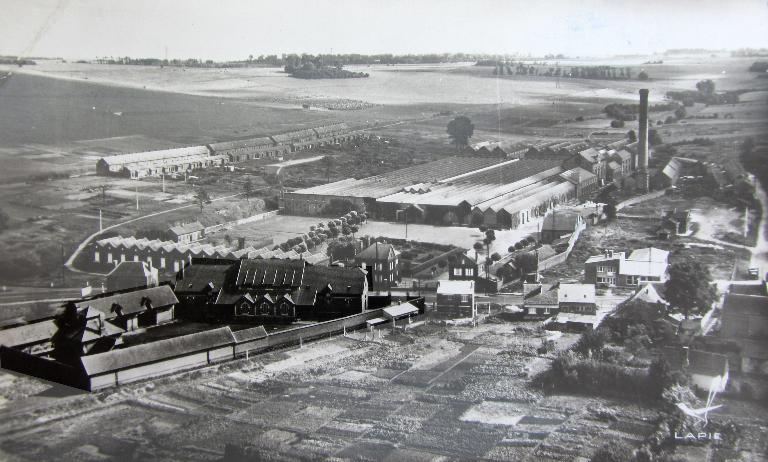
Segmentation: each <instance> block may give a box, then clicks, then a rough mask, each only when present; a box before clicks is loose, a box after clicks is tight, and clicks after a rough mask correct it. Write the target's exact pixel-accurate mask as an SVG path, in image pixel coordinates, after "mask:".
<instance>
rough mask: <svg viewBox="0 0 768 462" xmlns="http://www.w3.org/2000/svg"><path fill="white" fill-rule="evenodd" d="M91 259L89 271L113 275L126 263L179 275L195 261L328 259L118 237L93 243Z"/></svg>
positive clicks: (86, 264) (86, 265)
mask: <svg viewBox="0 0 768 462" xmlns="http://www.w3.org/2000/svg"><path fill="white" fill-rule="evenodd" d="M88 253H89V254H90V255H91V256H92V258H87V260H86V261H83V262H81V263H79V266H82V267H83V268H84V269H88V270H90V271H104V272H107V271H111V270H112V269H114V268H115V267H116V266H117V265H118V264H120V263H121V262H124V261H135V262H146V263H147V264H148V265H149V266H150V267H155V268H157V269H158V270H159V271H160V272H161V273H170V272H173V273H178V272H179V271H181V269H182V268H184V266H185V265H187V264H188V263H189V262H191V261H192V259H193V258H195V257H201V258H238V259H239V258H262V259H272V258H275V259H281V260H283V259H285V260H306V261H307V262H309V263H313V264H316V263H321V262H323V261H325V260H326V259H327V258H328V257H327V256H326V255H325V254H324V253H318V254H313V253H311V252H308V251H307V252H303V253H298V252H296V251H295V250H288V251H287V252H286V251H282V250H280V249H276V250H273V249H271V248H269V247H262V248H259V249H257V248H254V247H246V248H244V249H239V250H236V249H233V248H230V247H227V246H223V245H217V246H214V245H211V244H199V243H195V242H193V243H189V244H184V243H179V242H174V241H161V240H159V239H152V240H150V239H147V238H140V239H137V238H135V237H133V236H129V237H123V236H115V237H110V238H106V239H100V240H98V241H95V242H93V243H91V245H90V246H89V252H88Z"/></svg>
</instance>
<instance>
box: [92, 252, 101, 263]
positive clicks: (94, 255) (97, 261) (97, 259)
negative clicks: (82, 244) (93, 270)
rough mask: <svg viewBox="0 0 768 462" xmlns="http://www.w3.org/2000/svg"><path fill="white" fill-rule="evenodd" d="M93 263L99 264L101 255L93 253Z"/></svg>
mask: <svg viewBox="0 0 768 462" xmlns="http://www.w3.org/2000/svg"><path fill="white" fill-rule="evenodd" d="M93 261H95V262H96V263H99V262H101V255H99V252H94V253H93Z"/></svg>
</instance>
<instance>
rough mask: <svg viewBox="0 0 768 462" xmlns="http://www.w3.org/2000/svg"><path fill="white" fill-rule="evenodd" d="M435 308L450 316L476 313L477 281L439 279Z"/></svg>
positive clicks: (466, 315) (469, 315)
mask: <svg viewBox="0 0 768 462" xmlns="http://www.w3.org/2000/svg"><path fill="white" fill-rule="evenodd" d="M435 309H436V310H437V312H438V313H444V314H447V315H449V316H461V317H473V316H474V315H475V312H476V311H475V281H438V282H437V290H436V296H435Z"/></svg>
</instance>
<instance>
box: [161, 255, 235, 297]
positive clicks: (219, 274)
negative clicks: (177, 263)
mask: <svg viewBox="0 0 768 462" xmlns="http://www.w3.org/2000/svg"><path fill="white" fill-rule="evenodd" d="M238 261H239V260H224V259H220V260H202V259H197V258H194V259H192V264H191V265H187V266H186V267H184V271H183V273H182V274H183V275H184V277H183V278H182V279H180V280H179V281H178V282H177V283H176V292H179V293H184V292H203V291H205V290H214V291H215V290H220V289H221V288H222V286H223V285H224V282H225V281H226V280H227V274H228V273H229V272H232V271H234V267H235V265H236V264H237V263H238Z"/></svg>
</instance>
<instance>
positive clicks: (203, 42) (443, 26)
mask: <svg viewBox="0 0 768 462" xmlns="http://www.w3.org/2000/svg"><path fill="white" fill-rule="evenodd" d="M0 11H2V13H3V14H0V54H4V55H14V56H49V57H53V56H56V57H63V58H69V59H73V58H85V59H92V58H95V57H101V56H130V57H156V58H164V57H165V56H166V51H167V56H168V58H170V59H173V58H199V59H213V60H227V59H245V58H247V57H248V55H254V56H258V55H262V54H277V55H280V54H282V53H312V54H317V53H331V52H333V53H363V54H374V53H393V54H406V53H443V52H447V53H450V52H465V53H488V54H512V53H522V54H528V53H530V54H532V55H534V56H536V55H543V54H547V53H563V54H565V55H567V56H571V57H575V56H581V57H585V56H608V55H616V54H648V53H653V52H662V51H664V50H666V49H671V48H707V49H735V48H741V47H753V48H758V47H768V0H525V1H520V0H461V1H459V0H120V1H118V0H0ZM9 12H10V14H9Z"/></svg>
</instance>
